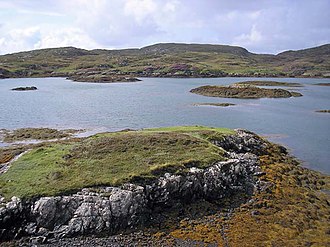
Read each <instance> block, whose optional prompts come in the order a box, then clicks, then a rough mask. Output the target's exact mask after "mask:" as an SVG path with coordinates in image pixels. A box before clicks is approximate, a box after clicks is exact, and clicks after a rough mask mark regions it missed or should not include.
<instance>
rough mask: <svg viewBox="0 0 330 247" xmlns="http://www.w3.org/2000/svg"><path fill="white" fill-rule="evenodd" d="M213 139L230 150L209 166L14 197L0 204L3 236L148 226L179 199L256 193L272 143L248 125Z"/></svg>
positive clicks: (70, 233) (66, 234) (187, 200)
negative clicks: (144, 179)
mask: <svg viewBox="0 0 330 247" xmlns="http://www.w3.org/2000/svg"><path fill="white" fill-rule="evenodd" d="M213 142H214V143H215V144H216V145H218V146H220V147H223V148H224V149H225V150H227V151H228V160H226V161H222V162H217V163H216V164H213V165H211V166H210V167H208V168H206V169H198V168H195V167H192V168H190V170H189V171H188V172H187V173H185V174H169V173H166V174H164V175H163V176H161V177H159V178H158V179H156V180H155V181H153V182H151V183H149V184H146V185H145V184H144V185H137V184H129V183H127V184H124V185H122V186H121V187H98V188H84V189H82V190H81V191H79V192H77V193H75V194H73V195H64V196H55V197H41V198H37V199H30V200H20V199H19V198H17V197H13V198H12V199H11V201H10V202H7V203H6V204H4V203H3V204H2V206H1V207H0V239H2V240H3V239H12V238H19V237H21V236H26V235H28V236H42V237H43V238H44V239H46V238H48V237H59V238H61V237H69V236H74V235H85V234H98V233H102V232H107V233H110V234H114V233H116V232H117V231H118V230H123V229H129V228H133V227H136V226H143V225H145V224H147V223H148V222H149V221H150V218H151V216H152V215H153V214H154V213H155V212H157V211H158V210H166V208H171V207H172V206H173V205H176V204H178V203H181V204H186V203H190V202H193V201H196V200H198V199H205V200H219V199H222V198H225V197H229V196H232V195H234V194H236V193H242V192H243V193H246V194H252V193H253V190H254V188H256V186H257V180H258V179H257V175H258V174H260V172H261V170H260V168H259V159H258V156H257V155H260V154H262V153H263V152H266V151H265V150H266V147H267V142H265V141H264V140H263V139H261V138H260V137H258V136H256V135H255V134H253V133H251V132H248V131H243V130H238V131H237V133H236V134H235V135H231V136H226V137H225V138H223V140H217V141H213ZM43 238H42V239H43Z"/></svg>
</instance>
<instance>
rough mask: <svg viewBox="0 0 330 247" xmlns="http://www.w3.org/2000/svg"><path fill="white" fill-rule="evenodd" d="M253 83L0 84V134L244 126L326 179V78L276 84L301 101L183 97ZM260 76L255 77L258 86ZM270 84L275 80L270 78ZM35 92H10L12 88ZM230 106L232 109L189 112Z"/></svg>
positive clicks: (329, 126)
mask: <svg viewBox="0 0 330 247" xmlns="http://www.w3.org/2000/svg"><path fill="white" fill-rule="evenodd" d="M252 79H253V78H213V79H165V78H144V79H143V81H142V82H137V83H116V84H92V83H79V82H71V81H68V80H65V79H63V78H38V79H35V78H29V79H5V80H0V99H1V102H0V129H1V128H5V129H14V128H22V127H52V128H85V129H91V130H96V131H107V130H120V129H124V128H133V129H139V128H146V127H160V126H171V125H207V126H215V127H228V128H246V129H249V130H252V131H254V132H256V133H258V134H261V135H265V136H268V137H269V139H271V140H272V141H275V142H278V143H281V144H284V145H285V146H287V147H288V148H290V149H291V151H292V153H293V154H294V155H295V156H297V157H298V158H299V159H301V160H303V161H304V165H305V166H307V167H310V168H312V169H315V170H319V171H323V172H326V173H330V164H329V159H330V153H329V151H330V149H329V147H330V133H329V132H330V114H327V113H315V110H318V109H330V87H321V86H313V85H312V84H315V83H319V82H328V83H329V82H330V79H293V78H290V79H284V78H283V79H276V80H277V81H287V82H300V83H302V84H304V87H302V88H294V90H296V91H300V92H301V93H302V94H303V95H304V96H303V97H300V98H289V99H257V100H243V99H221V98H211V97H204V96H199V95H195V94H191V93H189V90H190V89H192V88H195V87H198V86H201V85H207V84H214V85H225V84H230V83H233V82H237V81H243V80H252ZM261 79H264V78H258V79H257V80H261ZM269 80H274V79H269ZM32 85H33V86H37V87H38V89H39V90H37V91H27V92H17V91H11V90H10V89H11V88H13V87H18V86H32ZM202 102H231V103H235V104H237V106H233V107H227V108H222V107H210V106H193V105H192V104H194V103H202Z"/></svg>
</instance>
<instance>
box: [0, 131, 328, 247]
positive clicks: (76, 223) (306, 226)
mask: <svg viewBox="0 0 330 247" xmlns="http://www.w3.org/2000/svg"><path fill="white" fill-rule="evenodd" d="M189 128H190V129H189ZM192 130H193V131H192ZM169 132H171V133H173V132H175V135H174V136H169V135H168V133H169ZM178 132H179V133H180V134H178ZM128 133H129V134H128V135H126V134H120V133H118V134H115V136H120V138H122V139H123V137H125V138H126V139H127V138H128V139H129V140H130V141H131V142H133V141H134V138H132V136H130V135H131V134H132V135H133V136H134V135H138V139H139V140H140V144H141V146H142V149H143V150H144V152H147V151H146V149H145V148H146V147H145V146H144V142H147V143H148V145H154V141H151V140H153V138H154V137H155V136H157V137H158V138H159V139H160V140H161V139H162V138H165V139H166V140H168V141H167V142H166V145H171V143H172V144H173V142H174V140H176V141H177V142H176V143H175V146H177V148H178V149H180V144H179V143H181V142H183V143H184V145H183V146H185V147H186V148H187V150H190V151H189V152H193V150H194V149H196V147H197V146H196V143H198V141H197V139H185V138H184V137H183V136H186V135H189V133H190V134H191V133H193V136H194V137H196V136H198V140H199V138H202V139H203V140H204V139H206V140H207V142H208V143H212V144H211V145H214V146H216V147H217V148H219V149H220V150H222V152H220V153H221V157H219V160H218V161H216V162H214V163H211V164H209V165H201V164H200V163H198V162H197V160H195V161H194V162H192V161H190V162H185V168H186V169H183V170H182V169H176V170H173V169H172V168H173V167H172V168H171V169H165V170H164V169H158V170H157V176H154V177H152V178H148V179H147V177H140V178H139V179H137V178H136V177H132V178H131V179H130V180H127V182H123V183H121V184H119V185H112V186H108V185H98V186H90V187H86V188H83V189H79V190H78V191H76V192H72V193H64V194H63V193H62V194H61V193H59V194H58V195H54V196H35V197H23V198H18V197H15V196H14V197H12V198H11V199H10V200H8V199H5V198H2V199H1V201H2V203H1V207H0V229H1V230H0V239H1V240H2V241H3V240H10V239H21V238H23V239H27V240H28V241H30V242H32V243H47V242H48V243H53V244H50V245H51V246H63V245H65V244H69V245H70V244H74V243H75V244H81V243H84V244H85V245H86V246H93V245H95V244H101V243H103V244H105V245H110V246H112V243H113V246H117V245H118V244H119V245H120V244H125V245H126V244H127V245H134V244H136V243H137V242H136V241H139V243H144V244H150V243H152V244H153V245H155V246H173V245H182V244H183V243H185V245H183V246H189V245H192V244H196V243H200V244H211V243H212V244H214V243H216V244H217V245H219V246H238V244H240V245H242V246H249V245H250V244H251V243H258V244H260V245H263V244H267V243H269V241H270V240H271V241H273V242H274V243H283V242H281V241H284V240H283V239H287V241H289V240H290V241H294V242H292V243H295V244H297V243H298V244H299V243H304V244H305V243H306V241H310V239H312V235H311V236H309V235H308V236H307V235H306V234H307V233H308V232H310V231H314V233H317V234H318V236H320V237H319V239H318V240H315V241H316V242H315V243H319V244H324V243H326V242H327V239H326V237H325V235H324V234H325V232H323V231H324V230H325V228H324V226H326V222H327V219H326V217H327V216H326V214H327V213H326V212H328V211H329V208H328V209H327V206H326V203H327V199H326V197H327V196H326V193H323V192H322V191H325V189H327V188H328V187H329V177H327V176H323V175H320V174H317V173H315V172H312V171H309V170H307V169H304V168H301V167H299V166H298V164H297V162H296V161H295V160H294V159H292V158H291V157H290V156H289V155H288V154H287V151H286V149H285V148H284V147H281V146H277V145H274V144H271V143H269V142H267V141H266V140H264V139H262V138H260V137H258V136H257V135H255V134H254V133H252V132H249V131H245V130H236V131H235V132H227V133H224V132H219V131H214V130H210V129H202V130H198V131H196V128H195V127H187V128H186V129H184V130H183V131H182V129H181V130H179V131H173V130H171V131H169V130H166V129H165V130H164V129H159V130H151V131H150V133H152V134H150V133H149V132H148V131H147V133H148V134H146V135H147V136H148V139H147V140H143V138H142V137H145V138H146V136H141V135H140V134H137V133H134V132H133V133H131V132H128ZM155 133H157V135H155ZM159 133H162V134H160V135H158V134H159ZM181 134H182V135H183V136H181ZM143 135H145V134H143ZM173 137H174V139H173ZM97 138H98V137H92V141H93V143H92V144H91V142H90V140H89V139H87V141H86V140H84V142H86V143H87V144H86V143H84V144H79V145H82V146H79V145H78V146H77V145H76V146H74V148H72V150H73V151H71V153H70V155H72V156H74V155H75V152H77V150H78V151H79V152H81V151H82V150H84V151H83V152H85V153H86V151H87V150H86V148H87V146H90V145H92V147H93V148H94V147H95V139H97ZM102 138H105V137H104V136H102ZM107 138H108V137H107ZM112 138H113V134H110V139H106V143H107V145H108V146H111V145H113V141H114V140H115V141H116V146H115V147H114V146H111V150H113V155H115V153H114V152H115V148H117V149H120V150H121V152H122V151H123V150H122V147H121V146H120V145H119V146H118V142H119V140H118V139H112ZM150 138H151V139H150ZM171 138H172V139H171ZM181 138H182V139H181ZM160 140H158V142H157V143H158V145H161V143H162V141H160ZM150 142H151V143H150ZM97 143H98V144H100V143H101V144H102V145H101V146H102V147H103V151H106V152H108V150H104V143H105V140H103V139H102V141H101V140H98V141H97ZM192 143H193V145H194V146H193V149H191V146H190V145H192ZM202 143H204V141H202ZM199 144H200V143H199ZM101 146H100V145H99V146H98V147H99V148H100V147H101ZM125 146H127V148H129V144H127V143H126V144H125ZM198 147H200V146H198ZM153 149H156V147H155V146H154V147H153ZM203 150H204V149H200V150H199V152H201V151H203ZM207 150H208V151H207V152H209V149H207ZM42 151H43V150H39V151H38V152H39V153H40V152H42ZM46 151H48V150H46ZM162 151H164V150H162ZM204 151H205V150H204ZM214 151H215V149H212V152H214ZM124 152H125V153H127V152H128V150H125V151H124ZM159 154H160V152H159V150H158V152H157V155H159ZM197 154H198V152H197V153H194V155H197ZM66 155H67V154H66ZM89 155H91V154H89ZM94 155H95V154H94ZM126 155H129V154H126ZM200 155H201V156H203V153H200ZM217 155H218V154H217ZM65 158H66V159H70V157H68V156H66V157H65ZM209 161H210V160H209ZM15 165H18V164H13V166H15ZM127 172H129V171H127ZM8 188H9V187H8ZM307 192H308V193H307ZM306 193H307V194H306ZM304 195H306V196H307V195H308V196H307V197H305V196H304ZM311 200H313V201H314V203H311ZM316 200H317V201H316ZM316 208H319V211H318V213H316V215H315V214H314V211H315V209H316ZM304 210H309V212H310V216H309V218H306V217H307V216H306V217H305V213H303V214H302V215H300V213H299V212H303V211H304ZM315 212H316V211H315ZM164 215H167V218H166V217H165V218H164ZM281 215H282V216H281ZM289 215H292V218H291V219H290V216H289ZM322 215H323V216H322ZM296 221H297V222H296ZM169 224H170V226H169ZM275 225H276V227H275ZM311 225H314V226H315V227H314V228H313V229H314V230H312V228H311V227H310V226H311ZM274 227H275V228H274ZM283 227H284V228H283ZM138 229H140V230H141V229H142V230H143V232H141V231H137V230H138ZM151 229H152V230H151ZM256 229H259V230H258V231H257V230H256ZM276 229H281V230H279V233H277V231H276ZM127 231H128V232H130V231H133V233H131V234H128V235H127V234H126V235H124V236H122V235H120V236H118V237H117V236H116V237H114V238H111V237H109V236H110V235H114V234H117V233H121V232H127ZM155 231H156V232H155ZM157 231H158V232H157ZM282 231H288V232H291V235H290V234H287V235H285V236H282V235H281V234H280V232H282ZM150 234H151V235H150ZM88 235H92V236H94V237H93V238H91V239H90V240H88V238H87V239H85V238H84V240H79V238H78V239H77V238H74V237H79V236H88ZM100 235H101V236H108V237H107V238H106V239H98V238H95V236H100ZM240 236H245V237H244V239H245V240H244V243H245V244H244V243H243V242H242V239H241V237H240ZM26 237H27V238H26ZM67 237H69V239H67ZM55 239H57V240H55ZM137 239H138V240H137ZM301 239H304V241H302V240H301ZM54 241H55V242H54ZM182 241H183V242H182ZM196 241H197V242H196ZM115 243H116V244H117V245H116V244H115Z"/></svg>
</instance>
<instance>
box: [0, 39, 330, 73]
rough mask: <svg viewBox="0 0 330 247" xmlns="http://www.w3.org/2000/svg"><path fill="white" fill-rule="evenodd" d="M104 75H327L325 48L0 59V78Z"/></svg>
mask: <svg viewBox="0 0 330 247" xmlns="http://www.w3.org/2000/svg"><path fill="white" fill-rule="evenodd" d="M77 73H80V74H84V73H94V74H96V73H105V74H107V75H111V74H116V75H129V76H138V77H143V76H157V77H220V76H268V77H330V44H325V45H321V46H318V47H313V48H308V49H303V50H297V51H284V52H281V53H279V54H277V55H271V54H254V53H251V52H249V51H248V50H247V49H245V48H242V47H238V46H229V45H215V44H183V43H159V44H154V45H149V46H146V47H142V48H133V49H119V50H106V49H94V50H85V49H80V48H75V47H62V48H48V49H40V50H33V51H25V52H18V53H13V54H6V55H2V56H0V78H7V77H43V76H70V75H72V74H77Z"/></svg>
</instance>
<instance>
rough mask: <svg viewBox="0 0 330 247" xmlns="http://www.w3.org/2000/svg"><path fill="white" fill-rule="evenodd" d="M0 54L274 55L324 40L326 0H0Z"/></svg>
mask: <svg viewBox="0 0 330 247" xmlns="http://www.w3.org/2000/svg"><path fill="white" fill-rule="evenodd" d="M0 3H1V4H0V16H1V21H0V31H1V34H0V54H7V53H14V52H19V51H26V50H33V49H42V48H54V47H63V46H74V47H78V48H83V49H122V48H140V47H144V46H147V45H151V44H155V43H205V44H221V45H235V46H241V47H244V48H246V49H247V50H249V51H250V52H253V53H271V54H277V53H279V52H282V51H285V50H300V49H306V48H310V47H314V46H319V45H323V44H327V43H329V42H330V25H329V23H330V17H329V15H328V14H327V10H328V9H329V7H330V1H327V0H315V1H306V0H302V1H297V0H291V1H289V0H280V1H264V0H256V1H253V2H252V1H235V2H233V1H212V0H206V1H198V0H190V1H187V0H165V1H161V0H123V1H121V0H111V1H106V0H89V1H88V0H72V1H65V0H58V1H51V0H45V1H38V0H36V1H24V0H12V1H5V0H0Z"/></svg>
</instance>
